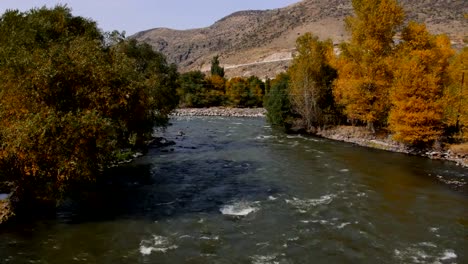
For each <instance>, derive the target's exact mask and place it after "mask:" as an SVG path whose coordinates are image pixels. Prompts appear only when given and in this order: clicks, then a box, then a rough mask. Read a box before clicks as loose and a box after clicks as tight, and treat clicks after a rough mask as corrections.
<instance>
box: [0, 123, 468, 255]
mask: <svg viewBox="0 0 468 264" xmlns="http://www.w3.org/2000/svg"><path fill="white" fill-rule="evenodd" d="M180 132H182V133H180ZM178 134H181V135H178ZM182 134H183V135H182ZM165 137H167V138H169V139H172V140H175V141H176V145H173V146H169V147H165V148H163V149H151V150H150V152H149V153H148V155H147V156H145V157H142V158H139V159H138V160H137V161H135V162H134V163H132V164H130V165H127V166H124V167H121V168H118V169H115V170H113V172H112V173H114V174H115V178H116V180H115V183H113V184H109V188H107V189H105V191H102V192H99V194H96V197H95V199H94V200H93V203H91V204H88V205H82V206H76V205H69V206H64V208H63V209H61V210H60V211H59V212H58V213H57V217H56V218H54V219H46V220H30V221H22V222H21V223H17V224H14V225H11V226H8V228H2V229H0V263H253V264H257V263H258V264H260V263H280V264H282V263H468V192H467V191H466V190H467V188H466V184H465V183H466V180H467V179H468V171H467V170H466V169H462V168H459V167H457V166H455V165H454V164H452V163H446V162H439V161H431V160H428V159H424V158H418V157H411V156H407V155H403V154H396V153H389V152H384V151H378V150H372V149H367V148H361V147H357V146H354V145H351V144H345V143H340V142H333V141H328V140H324V139H318V138H312V137H303V136H288V135H284V134H282V133H280V132H276V131H274V130H272V129H271V128H270V127H269V126H268V125H267V124H266V123H265V122H264V120H263V119H243V118H178V119H176V120H173V126H171V127H169V128H168V129H167V131H166V132H165ZM116 186H117V187H116Z"/></svg>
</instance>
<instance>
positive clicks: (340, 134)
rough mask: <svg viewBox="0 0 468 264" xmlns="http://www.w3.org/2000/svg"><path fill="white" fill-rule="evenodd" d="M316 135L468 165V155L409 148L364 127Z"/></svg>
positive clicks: (320, 132) (339, 129)
mask: <svg viewBox="0 0 468 264" xmlns="http://www.w3.org/2000/svg"><path fill="white" fill-rule="evenodd" d="M317 135H318V136H321V137H324V138H329V139H333V140H338V141H343V142H349V143H354V144H357V145H360V146H364V147H370V148H376V149H382V150H387V151H392V152H400V153H406V154H411V155H417V156H423V157H428V158H430V159H440V160H448V161H453V162H455V163H457V165H459V166H463V167H468V155H458V154H456V153H453V152H452V151H450V150H435V149H428V150H420V149H415V148H410V147H408V146H406V145H404V144H402V143H399V142H396V141H394V140H392V139H391V136H389V135H387V136H382V135H381V136H378V135H375V134H373V133H371V132H370V131H368V130H367V129H366V128H364V127H353V126H337V127H334V128H331V129H327V130H322V131H319V132H317Z"/></svg>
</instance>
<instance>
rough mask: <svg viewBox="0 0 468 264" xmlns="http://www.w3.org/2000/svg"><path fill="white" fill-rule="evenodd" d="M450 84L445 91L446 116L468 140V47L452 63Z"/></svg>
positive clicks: (448, 122)
mask: <svg viewBox="0 0 468 264" xmlns="http://www.w3.org/2000/svg"><path fill="white" fill-rule="evenodd" d="M448 72H449V78H450V81H449V85H448V86H447V87H446V89H445V92H444V103H445V118H446V123H447V125H448V126H449V127H452V128H454V129H455V132H456V133H458V135H456V136H457V137H458V138H459V139H461V140H463V141H467V140H468V89H467V87H466V86H467V85H466V82H467V79H468V48H466V47H465V48H464V49H463V50H462V51H461V52H460V53H458V54H457V56H455V58H454V59H453V60H452V62H451V63H450V66H449V69H448Z"/></svg>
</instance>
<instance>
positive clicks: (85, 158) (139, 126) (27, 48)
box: [0, 6, 177, 201]
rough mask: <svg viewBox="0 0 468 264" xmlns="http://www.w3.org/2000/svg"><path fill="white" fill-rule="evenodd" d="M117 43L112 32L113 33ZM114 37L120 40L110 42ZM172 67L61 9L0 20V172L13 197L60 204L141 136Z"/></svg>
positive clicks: (169, 86) (164, 94) (162, 101)
mask: <svg viewBox="0 0 468 264" xmlns="http://www.w3.org/2000/svg"><path fill="white" fill-rule="evenodd" d="M114 37H116V36H114ZM116 40H117V41H116ZM176 78H177V76H176V69H175V67H174V66H171V65H168V64H167V63H166V61H165V59H164V57H162V56H161V55H160V54H158V53H155V52H154V51H153V50H152V49H150V48H149V47H147V46H144V45H143V46H142V45H139V44H137V43H135V42H127V41H126V40H124V39H119V38H118V37H117V38H113V39H112V40H111V39H106V36H104V35H103V34H102V33H101V31H100V30H99V29H98V28H97V26H96V23H95V22H93V21H90V20H88V19H84V18H82V17H74V16H73V15H72V14H71V10H70V9H68V8H67V7H64V6H57V7H55V8H53V9H47V8H40V9H33V10H30V11H28V12H24V13H22V12H19V11H7V12H6V13H5V14H3V15H2V16H1V17H0V120H2V122H1V123H0V142H1V144H0V170H1V171H2V173H1V175H4V176H5V177H7V180H8V181H11V182H13V183H14V184H15V190H16V191H15V196H17V197H22V198H25V199H28V198H29V199H31V200H51V201H54V200H56V199H60V198H61V197H63V195H66V194H68V193H69V191H70V190H73V189H78V187H79V186H83V185H84V184H85V183H91V182H93V181H95V180H96V179H97V177H98V176H99V175H100V172H101V171H102V170H103V169H105V168H106V167H107V166H108V165H109V164H110V163H111V162H113V161H115V159H116V158H117V157H118V156H119V153H120V152H121V150H122V149H124V148H133V147H137V146H136V145H138V144H139V143H140V142H143V141H144V140H146V139H148V137H149V136H150V135H151V132H152V131H153V125H161V124H162V123H161V122H163V121H164V120H167V114H168V113H169V112H170V111H171V110H172V109H173V108H174V107H175V105H176V104H177V99H176V97H174V93H175V87H176V85H175V80H176Z"/></svg>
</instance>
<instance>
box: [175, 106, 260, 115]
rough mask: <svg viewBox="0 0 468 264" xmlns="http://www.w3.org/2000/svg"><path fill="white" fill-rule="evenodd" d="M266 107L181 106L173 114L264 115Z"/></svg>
mask: <svg viewBox="0 0 468 264" xmlns="http://www.w3.org/2000/svg"><path fill="white" fill-rule="evenodd" d="M265 115H266V110H265V108H228V107H210V108H180V109H176V110H175V111H174V113H172V116H226V117H228V116H231V117H264V116H265Z"/></svg>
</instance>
